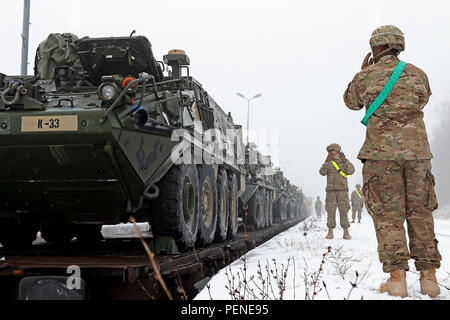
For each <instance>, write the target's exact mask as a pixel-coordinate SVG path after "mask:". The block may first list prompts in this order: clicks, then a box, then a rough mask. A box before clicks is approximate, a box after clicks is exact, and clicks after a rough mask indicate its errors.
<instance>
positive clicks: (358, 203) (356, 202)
mask: <svg viewBox="0 0 450 320" xmlns="http://www.w3.org/2000/svg"><path fill="white" fill-rule="evenodd" d="M350 200H351V202H352V223H355V218H356V212H358V223H361V212H362V208H363V207H364V196H363V195H362V191H361V185H360V184H359V183H358V184H357V185H356V190H355V191H353V192H352V195H351V196H350Z"/></svg>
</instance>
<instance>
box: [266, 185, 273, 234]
mask: <svg viewBox="0 0 450 320" xmlns="http://www.w3.org/2000/svg"><path fill="white" fill-rule="evenodd" d="M272 197H273V191H269V205H268V207H269V212H268V224H267V226H268V227H270V226H271V225H272V224H273V198H272Z"/></svg>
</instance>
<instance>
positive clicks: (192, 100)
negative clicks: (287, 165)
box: [0, 34, 307, 249]
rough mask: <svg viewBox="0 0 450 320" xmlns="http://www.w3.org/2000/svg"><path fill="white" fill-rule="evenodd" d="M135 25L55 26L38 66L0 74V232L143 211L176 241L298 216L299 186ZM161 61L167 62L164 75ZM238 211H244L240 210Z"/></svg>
mask: <svg viewBox="0 0 450 320" xmlns="http://www.w3.org/2000/svg"><path fill="white" fill-rule="evenodd" d="M163 60H164V61H163V62H160V61H157V60H156V59H155V57H154V56H153V52H152V49H151V44H150V42H149V40H148V39H147V38H145V37H143V36H130V37H111V38H88V37H85V38H82V39H78V38H77V37H76V36H75V35H72V34H52V35H50V36H49V38H48V39H47V40H46V41H44V42H43V43H41V45H40V46H39V48H38V51H37V55H36V62H35V75H32V76H7V75H4V74H0V92H1V99H0V148H1V149H0V204H1V209H0V243H1V244H2V245H3V246H5V247H23V246H27V245H30V244H31V243H32V242H33V240H35V238H36V233H37V232H38V231H40V232H41V236H42V237H43V238H44V239H45V240H46V241H47V242H54V243H59V244H64V243H67V242H70V241H71V239H73V238H74V237H76V238H77V239H78V240H79V241H85V242H94V241H99V240H101V239H102V237H101V233H100V228H101V226H102V225H103V224H115V223H119V222H126V221H127V220H128V219H129V217H130V216H133V217H134V218H136V220H138V221H147V222H149V223H150V225H151V229H152V232H153V234H154V236H156V237H158V236H169V237H171V238H173V239H175V241H176V243H177V245H178V246H179V247H180V248H182V249H188V248H192V247H194V246H195V247H202V246H208V245H209V244H211V243H212V242H222V241H225V240H226V239H232V238H233V237H234V236H235V234H236V232H237V230H238V224H239V221H241V219H242V222H243V225H244V226H245V227H246V228H247V229H249V228H250V229H253V230H257V229H260V228H264V227H267V226H270V225H271V224H272V223H273V222H283V221H286V220H288V219H292V218H295V217H302V216H303V217H305V216H306V214H307V211H306V210H305V205H304V195H303V193H302V191H301V190H300V189H299V188H297V187H296V186H294V185H292V184H291V183H290V182H289V180H288V179H287V178H286V177H285V176H284V175H283V172H282V171H281V170H279V169H274V168H273V165H272V163H271V159H270V157H268V156H264V155H262V154H261V153H259V152H258V150H257V149H256V145H255V144H253V143H249V144H247V145H244V143H243V140H242V134H241V131H242V130H241V127H240V126H239V125H236V124H235V123H234V122H233V119H232V117H231V114H229V113H228V114H227V113H226V112H224V111H223V110H222V109H221V108H220V107H219V105H218V104H217V103H216V102H215V101H214V100H213V99H212V98H211V96H209V95H208V93H207V92H206V91H205V89H204V88H203V86H202V85H201V84H200V83H199V82H198V81H196V80H195V79H194V78H193V77H191V75H190V70H189V64H190V63H189V58H188V56H187V55H186V54H185V52H184V51H182V50H172V51H170V52H169V53H168V54H167V55H165V56H164V59H163ZM163 71H167V75H164V73H163ZM239 218H241V219H239Z"/></svg>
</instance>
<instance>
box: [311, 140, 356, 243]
mask: <svg viewBox="0 0 450 320" xmlns="http://www.w3.org/2000/svg"><path fill="white" fill-rule="evenodd" d="M327 151H328V156H327V159H326V160H325V163H324V164H323V165H322V167H321V168H320V170H319V173H320V174H321V175H322V176H327V187H326V189H325V190H326V192H327V193H326V198H325V209H326V210H327V227H328V234H327V236H326V238H327V239H333V229H334V228H335V227H336V208H339V214H340V219H339V220H340V224H341V227H342V229H344V235H343V238H344V239H346V240H350V239H351V237H350V234H349V232H348V228H350V222H349V221H348V215H347V214H348V210H349V209H350V202H349V201H348V182H347V176H348V175H352V174H353V173H354V172H355V167H353V164H352V163H351V162H350V161H349V160H347V158H346V157H345V155H344V153H343V152H341V147H340V146H339V145H338V144H337V143H333V144H330V145H329V146H328V147H327Z"/></svg>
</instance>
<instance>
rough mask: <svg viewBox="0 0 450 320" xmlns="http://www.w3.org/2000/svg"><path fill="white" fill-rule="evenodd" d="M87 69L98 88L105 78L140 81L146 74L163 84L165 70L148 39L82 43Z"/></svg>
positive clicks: (88, 39)
mask: <svg viewBox="0 0 450 320" xmlns="http://www.w3.org/2000/svg"><path fill="white" fill-rule="evenodd" d="M76 50H77V53H78V55H79V57H80V60H81V63H82V64H83V68H84V69H85V70H86V71H87V72H88V74H89V79H90V81H91V82H93V83H94V84H95V85H99V84H100V83H101V78H102V77H103V76H105V75H112V74H120V75H123V76H127V75H131V76H133V77H138V75H139V74H140V73H142V72H146V73H148V74H150V75H152V76H154V77H155V80H156V81H157V82H158V81H161V80H162V79H163V74H162V70H161V66H160V65H159V64H158V62H157V61H156V59H155V58H154V56H153V52H152V45H151V44H150V41H149V40H148V39H147V38H146V37H144V36H136V37H110V38H86V39H81V40H80V41H79V42H78V43H77V46H76Z"/></svg>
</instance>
